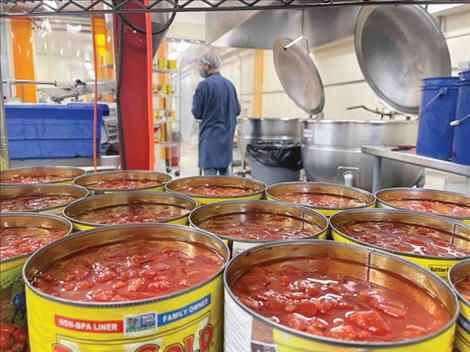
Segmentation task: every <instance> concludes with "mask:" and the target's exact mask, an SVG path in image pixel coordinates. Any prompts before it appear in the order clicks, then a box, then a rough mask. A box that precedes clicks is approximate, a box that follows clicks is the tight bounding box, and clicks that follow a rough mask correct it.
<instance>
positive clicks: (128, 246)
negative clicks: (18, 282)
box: [23, 224, 229, 352]
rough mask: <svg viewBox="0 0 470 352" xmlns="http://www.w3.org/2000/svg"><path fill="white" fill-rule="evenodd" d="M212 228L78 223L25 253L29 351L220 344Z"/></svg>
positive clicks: (216, 244) (171, 350) (220, 254)
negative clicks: (77, 228)
mask: <svg viewBox="0 0 470 352" xmlns="http://www.w3.org/2000/svg"><path fill="white" fill-rule="evenodd" d="M228 257H229V250H228V248H227V246H226V245H225V244H224V243H223V241H221V240H220V239H218V238H217V237H215V236H213V235H211V234H209V233H207V232H204V231H201V230H197V229H192V228H189V227H186V226H181V225H169V224H154V225H142V224H140V225H121V226H110V227H104V228H99V229H94V230H89V231H84V232H80V233H77V234H74V235H71V236H69V237H68V238H67V239H63V240H60V241H57V242H55V243H54V244H52V245H49V246H47V247H44V248H43V249H42V250H40V251H38V252H37V253H36V254H34V255H33V256H32V257H31V258H30V260H29V261H28V262H27V263H26V265H25V268H24V270H23V276H24V279H25V283H26V303H27V308H28V326H29V334H30V348H31V352H39V351H41V352H42V351H53V352H78V351H80V352H85V351H86V352H95V351H96V352H104V351H107V352H108V351H109V352H157V351H158V352H175V351H181V352H196V351H198V352H209V351H211V352H219V351H222V327H223V278H222V273H223V270H224V268H225V263H226V261H227V260H228Z"/></svg>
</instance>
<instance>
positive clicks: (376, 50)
mask: <svg viewBox="0 0 470 352" xmlns="http://www.w3.org/2000/svg"><path fill="white" fill-rule="evenodd" d="M354 43H355V46H356V54H357V59H358V61H359V65H360V67H361V70H362V73H363V74H364V77H365V79H366V80H367V82H368V83H369V85H370V86H371V88H372V89H373V90H374V91H375V93H376V94H377V95H378V96H379V97H380V98H382V99H383V100H384V101H385V102H386V103H388V104H389V105H391V106H392V107H394V108H395V109H397V110H399V111H402V112H406V113H412V114H417V113H418V111H419V102H420V97H421V93H420V86H421V79H423V78H425V77H430V76H449V75H450V74H451V63H450V56H449V49H448V48H447V44H446V41H445V38H444V36H443V34H442V32H441V31H440V30H439V27H438V26H437V25H436V23H435V22H434V20H433V18H432V17H431V15H429V14H428V13H427V12H426V10H424V9H423V8H422V7H421V6H364V7H363V8H362V9H361V11H360V12H359V14H358V17H357V20H356V27H355V35H354Z"/></svg>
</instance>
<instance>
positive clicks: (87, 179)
mask: <svg viewBox="0 0 470 352" xmlns="http://www.w3.org/2000/svg"><path fill="white" fill-rule="evenodd" d="M170 180H171V176H170V175H167V174H164V173H161V172H155V171H147V170H117V171H104V172H95V173H91V174H87V175H84V176H82V177H79V178H77V179H75V180H74V181H73V183H74V184H75V185H77V186H81V187H85V188H86V189H87V190H88V191H90V193H91V194H92V195H97V194H103V193H112V192H128V191H164V190H165V184H166V183H167V182H168V181H170Z"/></svg>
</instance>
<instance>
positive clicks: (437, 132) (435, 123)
mask: <svg viewBox="0 0 470 352" xmlns="http://www.w3.org/2000/svg"><path fill="white" fill-rule="evenodd" d="M458 84H459V77H430V78H425V79H423V85H422V87H421V90H422V95H421V104H420V108H419V128H418V141H417V142H416V153H417V154H420V155H425V156H429V157H432V158H437V159H442V160H449V159H451V157H452V143H453V138H454V128H452V126H450V123H451V121H453V120H455V111H456V106H457V98H458Z"/></svg>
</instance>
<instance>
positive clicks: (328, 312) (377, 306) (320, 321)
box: [224, 240, 458, 352]
mask: <svg viewBox="0 0 470 352" xmlns="http://www.w3.org/2000/svg"><path fill="white" fill-rule="evenodd" d="M224 284H225V330H224V331H225V337H224V344H225V345H224V346H225V349H224V351H226V352H251V351H276V352H317V351H322V352H352V351H354V352H366V351H367V352H376V351H380V352H385V351H390V352H392V351H393V352H431V351H439V352H450V351H451V350H452V344H453V339H454V332H455V322H456V319H457V316H458V302H457V297H456V295H455V293H454V292H453V291H452V290H451V288H450V287H449V286H448V285H447V284H446V283H445V282H444V281H443V280H442V279H440V278H439V277H437V276H436V275H434V274H432V273H431V272H429V271H427V270H425V269H423V268H421V267H419V266H417V265H415V264H413V263H411V262H409V261H407V260H404V259H401V258H400V257H398V256H395V255H393V254H389V253H386V252H383V251H379V250H375V249H370V248H364V247H360V246H355V245H349V244H345V243H338V242H333V241H323V240H318V241H308V240H297V241H286V242H276V243H270V244H266V245H263V246H258V247H254V248H252V249H249V250H247V251H245V252H244V253H241V254H240V255H239V256H237V257H235V258H233V259H232V260H231V261H230V263H229V264H228V266H227V269H226V271H225V274H224ZM404 292H406V294H403V293H404Z"/></svg>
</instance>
